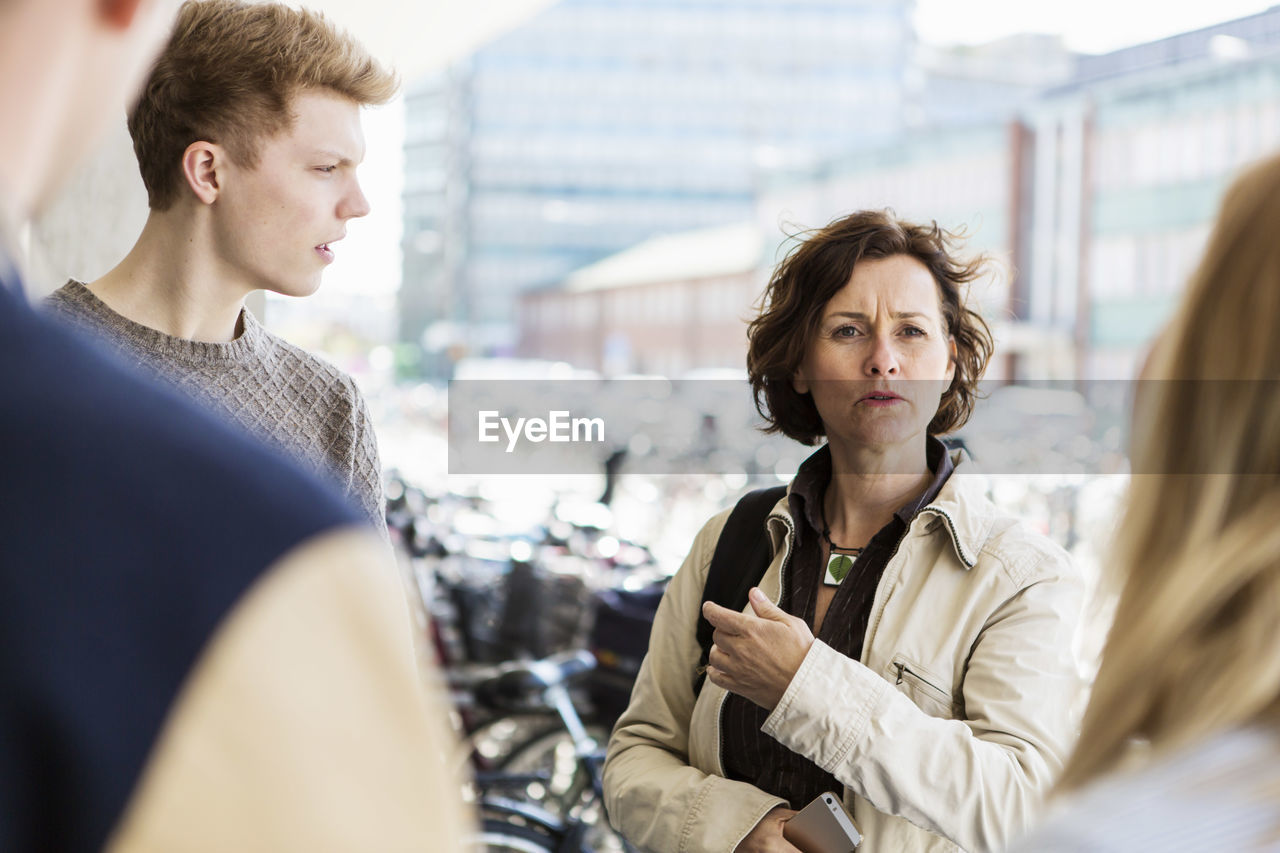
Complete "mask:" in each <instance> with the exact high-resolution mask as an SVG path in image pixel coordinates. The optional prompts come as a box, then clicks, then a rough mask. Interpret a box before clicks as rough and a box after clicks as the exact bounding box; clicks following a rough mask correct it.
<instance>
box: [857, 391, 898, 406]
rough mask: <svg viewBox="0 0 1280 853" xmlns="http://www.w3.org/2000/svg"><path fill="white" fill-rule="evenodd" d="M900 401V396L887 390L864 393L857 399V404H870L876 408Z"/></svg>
mask: <svg viewBox="0 0 1280 853" xmlns="http://www.w3.org/2000/svg"><path fill="white" fill-rule="evenodd" d="M901 402H902V398H901V397H899V396H898V395H897V394H894V393H892V392H889V391H873V392H871V393H870V394H864V395H863V396H862V398H861V399H859V400H858V404H859V405H863V406H871V407H872V408H876V409H879V408H884V407H886V406H892V405H894V404H895V403H901Z"/></svg>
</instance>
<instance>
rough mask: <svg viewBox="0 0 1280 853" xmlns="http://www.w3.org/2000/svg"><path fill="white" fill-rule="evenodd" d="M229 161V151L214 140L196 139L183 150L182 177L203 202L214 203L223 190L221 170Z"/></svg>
mask: <svg viewBox="0 0 1280 853" xmlns="http://www.w3.org/2000/svg"><path fill="white" fill-rule="evenodd" d="M226 163H227V152H226V150H225V149H224V148H223V147H222V146H221V145H217V144H215V143H213V142H204V141H196V142H193V143H191V144H190V145H188V146H187V150H186V151H183V152H182V177H183V178H184V179H185V180H186V182H187V186H188V187H190V188H191V191H192V192H193V193H195V196H196V198H198V199H199V200H200V202H201V203H202V204H213V203H214V202H215V201H217V199H218V193H219V192H221V190H222V184H221V182H220V180H219V174H218V173H219V171H220V170H222V169H223V167H224V166H225V165H226Z"/></svg>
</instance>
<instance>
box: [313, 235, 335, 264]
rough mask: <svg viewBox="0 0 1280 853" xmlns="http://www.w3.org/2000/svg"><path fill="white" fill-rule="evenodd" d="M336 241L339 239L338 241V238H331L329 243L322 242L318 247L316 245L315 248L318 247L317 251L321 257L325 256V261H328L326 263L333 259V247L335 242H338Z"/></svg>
mask: <svg viewBox="0 0 1280 853" xmlns="http://www.w3.org/2000/svg"><path fill="white" fill-rule="evenodd" d="M336 242H338V241H337V240H330V241H329V242H328V243H321V244H320V245H319V246H316V247H315V248H316V252H317V253H318V254H319V255H320V257H322V258H324V260H325V262H326V263H329V262H331V261H333V248H332V247H333V244H334V243H336Z"/></svg>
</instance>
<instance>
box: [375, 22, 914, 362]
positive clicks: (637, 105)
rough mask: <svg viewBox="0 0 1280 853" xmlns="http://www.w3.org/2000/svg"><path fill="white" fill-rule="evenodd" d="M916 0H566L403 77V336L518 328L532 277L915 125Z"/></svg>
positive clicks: (731, 211)
mask: <svg viewBox="0 0 1280 853" xmlns="http://www.w3.org/2000/svg"><path fill="white" fill-rule="evenodd" d="M912 11H913V3H912V2H911V0H858V2H847V0H789V2H778V0H561V2H559V3H556V4H554V5H552V6H551V7H549V8H548V9H546V10H545V11H544V12H542V13H540V14H539V15H537V16H535V17H534V18H533V19H531V20H530V21H528V22H527V23H525V24H523V25H521V26H520V27H518V28H516V29H515V30H513V31H511V32H509V33H508V34H506V35H505V36H503V37H501V38H499V39H497V40H495V41H494V42H492V43H490V44H489V45H487V46H486V47H484V48H482V49H480V50H479V51H477V52H476V53H475V54H473V55H472V56H471V57H470V58H469V59H468V60H467V61H465V62H462V63H459V64H456V65H454V66H452V67H451V68H449V69H448V70H446V71H445V72H443V73H440V74H438V75H436V76H433V77H430V78H428V79H424V80H420V81H417V82H416V83H415V84H414V85H412V86H410V87H409V89H408V91H407V93H406V139H405V159H406V166H405V169H406V174H405V182H406V186H405V199H404V202H405V213H404V215H405V228H404V276H403V285H402V290H401V299H400V313H401V318H400V324H401V325H400V336H401V340H403V341H407V342H414V343H421V344H422V345H423V346H424V349H425V350H426V357H427V369H428V372H436V373H440V372H441V371H442V370H443V369H445V368H446V367H447V364H448V362H449V360H450V359H456V358H457V357H460V356H461V355H483V354H494V355H504V354H510V353H512V352H514V351H515V349H516V345H517V306H518V303H519V294H520V293H521V292H522V291H523V290H525V289H527V288H530V287H538V286H545V285H549V284H554V283H556V282H561V281H564V280H565V279H566V278H567V277H568V276H569V275H570V274H571V273H573V272H574V271H575V270H579V269H582V268H584V267H587V266H590V265H591V264H594V263H596V262H598V261H600V260H602V259H604V258H606V257H608V256H610V255H612V254H614V253H617V252H619V251H622V250H624V249H627V248H629V247H632V246H636V245H638V244H640V243H643V242H644V241H646V240H649V239H651V238H653V237H655V236H657V235H661V234H670V233H679V232H684V231H690V230H699V229H707V228H714V227H716V226H722V225H729V224H732V223H737V222H745V221H749V220H750V219H751V218H752V217H753V216H754V210H755V199H756V195H757V191H758V188H759V184H760V181H761V176H762V174H763V173H765V172H766V171H769V170H772V169H774V168H778V167H795V166H807V165H809V164H813V163H818V162H822V161H825V160H827V159H829V158H831V157H833V156H835V155H837V154H839V153H840V152H842V151H845V150H848V149H849V148H850V147H852V146H858V145H865V144H868V143H874V142H876V141H884V140H888V139H892V138H894V137H895V136H896V135H897V134H898V133H899V132H900V131H901V129H902V128H903V127H904V122H905V119H906V113H907V110H908V103H909V102H910V100H911V97H910V95H911V93H910V91H909V89H910V88H911V86H912V85H913V81H914V83H915V84H917V85H918V83H919V76H918V75H913V72H912V63H913V57H914V49H915V45H914V35H913V29H912V23H911V14H912Z"/></svg>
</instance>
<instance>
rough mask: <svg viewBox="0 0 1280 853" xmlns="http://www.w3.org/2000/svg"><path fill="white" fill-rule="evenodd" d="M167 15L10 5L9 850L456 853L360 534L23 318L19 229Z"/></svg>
mask: <svg viewBox="0 0 1280 853" xmlns="http://www.w3.org/2000/svg"><path fill="white" fill-rule="evenodd" d="M173 6H174V4H173V3H171V2H168V0H0V400H3V404H0V470H2V471H3V472H4V473H3V476H0V506H2V507H4V511H3V512H0V543H3V547H0V850H3V851H5V853H26V851H37V850H38V851H41V853H88V851H99V850H107V851H110V853H132V851H159V850H164V851H184V853H193V852H194V851H210V853H213V851H218V853H223V851H266V850H270V851H319V850H335V851H336V850H344V851H345V850H352V851H355V850H362V851H363V850H378V851H383V850H386V851H391V850H396V851H399V850H431V851H442V853H443V851H458V850H461V849H462V843H463V836H464V834H465V832H466V828H467V826H468V811H467V809H466V808H465V807H464V806H463V804H462V801H461V793H460V789H459V787H458V785H457V784H456V782H455V781H454V778H453V774H452V773H451V772H450V767H451V766H452V762H450V761H448V760H447V758H448V754H449V753H450V751H451V750H452V748H453V744H452V740H451V738H450V735H449V732H448V727H447V724H446V717H445V713H444V709H443V705H442V701H441V698H440V697H439V696H438V695H436V693H435V692H433V691H425V690H424V689H423V683H422V681H421V679H420V678H419V671H418V669H417V667H416V665H415V663H414V661H413V659H412V654H411V640H410V629H409V625H408V618H407V612H406V611H407V608H406V605H405V600H404V592H403V589H401V588H400V587H399V584H398V581H397V575H396V570H395V567H394V566H393V565H391V563H390V558H389V556H388V554H387V551H386V547H385V545H384V544H383V543H382V542H381V541H380V540H379V539H378V537H377V536H375V535H374V534H373V533H371V532H370V531H369V529H368V525H367V524H365V523H363V521H362V518H361V514H360V513H359V512H358V511H357V510H356V509H355V508H354V507H352V506H350V505H349V504H348V503H347V502H346V501H344V500H343V499H342V496H341V493H340V492H338V491H337V490H335V489H334V488H333V487H332V486H331V485H329V484H327V483H324V482H323V481H321V480H319V479H317V478H315V477H314V475H312V474H310V473H308V472H307V471H305V470H304V469H302V468H301V467H299V466H297V465H296V464H295V463H293V462H291V461H290V460H288V459H287V458H282V457H281V456H280V455H279V454H278V453H276V452H273V451H271V450H269V449H268V448H266V447H264V446H262V444H261V443H260V442H259V441H257V440H255V439H253V438H252V437H250V436H248V435H246V434H245V433H244V431H243V430H240V429H234V428H231V427H229V426H228V425H227V424H226V423H224V422H223V421H222V420H221V419H218V418H215V417H212V416H210V415H209V414H208V412H207V411H205V410H204V409H202V408H200V407H198V406H196V405H193V404H192V402H191V401H190V400H189V399H186V398H184V397H183V396H182V395H180V394H176V393H174V392H173V391H172V389H167V388H163V387H157V383H155V382H154V381H150V380H149V378H148V377H145V376H143V375H139V374H138V373H137V372H136V371H134V370H131V369H129V368H128V366H127V365H124V364H121V363H119V361H118V360H116V359H113V358H110V357H108V355H107V354H105V353H104V352H103V351H102V350H101V348H99V347H95V346H92V345H91V344H89V343H88V342H86V341H85V340H84V339H83V336H82V335H77V334H73V333H72V332H71V331H69V330H67V329H65V328H63V327H61V326H60V325H59V324H55V323H52V322H50V321H49V320H48V319H47V318H44V317H40V316H38V315H37V314H35V313H34V312H33V311H32V310H31V309H30V307H29V306H28V305H27V304H26V302H25V299H24V296H23V287H22V283H21V281H20V280H19V277H18V275H17V273H16V270H15V267H16V266H17V261H18V260H19V258H18V256H17V252H16V250H15V248H14V247H15V246H16V244H17V242H18V241H17V239H16V236H17V231H18V229H19V228H20V226H21V224H22V223H23V222H25V221H26V220H27V219H29V218H30V217H31V216H33V215H34V214H35V213H36V212H38V211H39V210H40V209H41V208H42V207H43V206H44V205H45V204H46V203H47V202H48V201H49V200H50V198H51V197H52V195H53V193H54V190H55V189H56V188H57V186H58V184H59V182H60V180H61V179H62V178H63V177H64V176H65V175H67V174H68V173H69V172H70V171H71V170H72V169H73V167H74V166H75V164H76V163H77V162H78V161H79V160H80V159H82V158H83V156H84V155H85V154H86V153H87V152H88V151H90V150H91V149H92V146H93V145H94V144H95V143H96V142H97V141H98V138H99V137H100V135H101V132H102V131H103V129H104V128H105V127H106V124H107V122H108V121H110V120H111V119H112V118H113V117H114V116H115V115H117V113H118V111H120V110H121V109H122V108H123V106H124V103H125V100H126V98H127V97H129V96H130V95H131V94H132V93H133V91H134V87H135V84H136V83H137V82H138V80H139V78H140V77H141V75H142V74H143V73H144V72H145V70H146V65H147V63H148V61H149V60H150V59H151V58H152V57H153V56H154V55H155V52H156V49H157V48H158V47H159V44H160V42H161V41H162V40H163V38H164V34H165V32H166V28H167V27H168V26H169V25H170V24H171V23H172V21H173V12H174V8H173ZM94 215H96V216H109V215H111V211H110V210H96V211H94Z"/></svg>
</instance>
